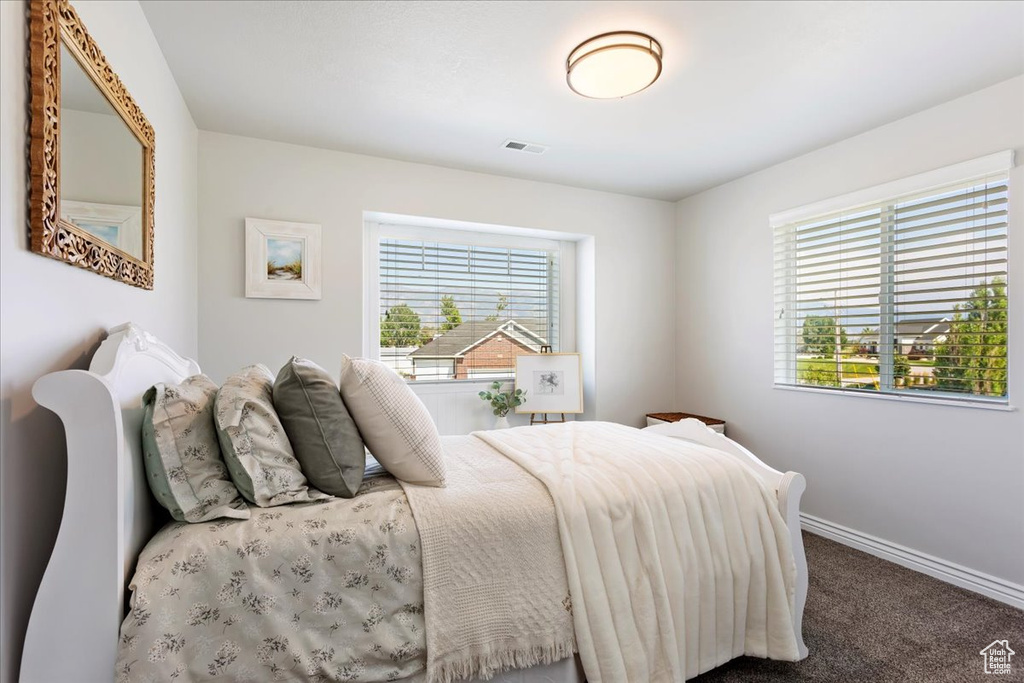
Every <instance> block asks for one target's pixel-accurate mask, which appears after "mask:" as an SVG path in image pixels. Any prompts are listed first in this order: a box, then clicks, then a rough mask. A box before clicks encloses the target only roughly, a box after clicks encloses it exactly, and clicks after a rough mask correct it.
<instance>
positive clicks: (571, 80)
mask: <svg viewBox="0 0 1024 683" xmlns="http://www.w3.org/2000/svg"><path fill="white" fill-rule="evenodd" d="M661 55H662V50H661V44H660V43H659V42H658V41H656V40H655V39H654V38H652V37H650V36H649V35H647V34H645V33H637V32H636V31H615V32H613V33H602V34H601V35H599V36H594V37H593V38H591V39H589V40H585V41H583V42H582V43H580V44H579V45H578V46H576V49H574V50H573V51H572V52H570V53H569V58H568V59H567V60H566V62H565V79H566V82H567V83H568V84H569V87H570V88H572V90H573V92H575V93H577V94H579V95H583V96H584V97H592V98H595V99H613V98H617V97H625V96H627V95H632V94H633V93H637V92H640V91H641V90H643V89H644V88H647V87H649V86H650V85H651V84H652V83H654V81H656V80H658V76H660V75H661Z"/></svg>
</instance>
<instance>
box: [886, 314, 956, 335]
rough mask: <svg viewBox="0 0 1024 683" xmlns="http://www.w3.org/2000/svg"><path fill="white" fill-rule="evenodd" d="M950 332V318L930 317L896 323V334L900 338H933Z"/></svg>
mask: <svg viewBox="0 0 1024 683" xmlns="http://www.w3.org/2000/svg"><path fill="white" fill-rule="evenodd" d="M944 334H949V319H948V318H929V319H925V320H904V321H901V322H899V323H897V325H896V336H898V337H899V338H900V339H909V338H913V339H920V338H932V339H934V338H935V337H939V336H942V335H944Z"/></svg>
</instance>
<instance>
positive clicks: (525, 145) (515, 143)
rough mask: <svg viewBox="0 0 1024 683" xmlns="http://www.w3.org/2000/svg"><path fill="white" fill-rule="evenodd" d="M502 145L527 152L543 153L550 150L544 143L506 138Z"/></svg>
mask: <svg viewBox="0 0 1024 683" xmlns="http://www.w3.org/2000/svg"><path fill="white" fill-rule="evenodd" d="M501 146H502V147H504V148H505V149H511V150H513V151H515V152H526V153H527V154H543V153H544V152H546V151H548V148H547V147H545V146H544V145H535V144H534V143H532V142H522V141H521V140H505V142H503V143H502V144H501Z"/></svg>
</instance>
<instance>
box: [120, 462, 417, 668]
mask: <svg viewBox="0 0 1024 683" xmlns="http://www.w3.org/2000/svg"><path fill="white" fill-rule="evenodd" d="M129 587H130V589H131V591H132V597H131V611H130V612H129V614H128V616H127V617H126V618H125V620H124V623H123V624H122V626H121V637H120V643H119V648H118V659H117V667H116V673H117V680H118V681H124V682H129V681H147V682H148V681H154V682H156V681H161V682H162V681H205V680H215V681H271V680H281V681H292V680H309V681H386V680H396V679H399V678H404V677H407V676H411V675H413V674H417V673H419V672H422V671H423V670H424V669H425V662H426V657H425V649H426V645H425V642H426V641H425V634H424V621H423V576H422V563H421V559H420V540H419V535H418V534H417V531H416V526H415V524H414V522H413V518H412V513H411V512H410V510H409V503H408V501H407V500H406V497H405V494H404V493H403V492H402V489H401V487H400V486H399V484H398V483H397V482H396V481H395V480H394V479H393V478H391V477H389V476H385V477H379V478H375V479H369V480H367V481H366V482H364V484H363V487H362V489H360V491H359V493H358V495H357V496H356V497H355V498H351V499H347V500H345V499H331V500H328V501H324V502H318V503H306V504H294V505H286V506H281V507H275V508H269V509H256V508H253V514H252V518H251V519H248V520H226V519H225V520H217V521H214V522H208V523H202V524H188V523H184V522H174V523H171V524H168V525H167V526H166V527H164V528H163V529H162V530H161V531H160V532H159V533H157V535H156V536H154V537H153V539H152V540H151V541H150V542H149V544H148V545H147V546H146V547H145V549H144V550H143V551H142V553H141V555H140V556H139V562H138V567H137V569H136V573H135V576H134V578H133V579H132V582H131V584H130V586H129Z"/></svg>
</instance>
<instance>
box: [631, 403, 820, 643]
mask: <svg viewBox="0 0 1024 683" xmlns="http://www.w3.org/2000/svg"><path fill="white" fill-rule="evenodd" d="M644 431H645V432H654V433H656V434H664V435H665V436H671V437H675V438H679V439H686V440H687V441H694V442H697V443H700V444H704V445H705V446H710V447H712V448H717V449H719V450H721V451H725V452H726V453H728V454H730V455H733V456H735V457H736V458H738V459H739V460H741V461H742V462H743V463H744V464H745V465H746V466H747V467H749V468H750V469H751V470H752V471H753V473H754V474H755V475H756V476H757V477H758V478H759V479H760V480H761V481H763V482H764V483H765V485H766V486H768V488H770V489H771V490H773V491H775V492H776V495H777V496H778V501H779V512H780V513H781V514H782V518H783V519H784V520H786V527H787V528H788V529H789V539H790V543H791V544H792V546H793V559H794V560H795V562H796V587H795V588H796V593H795V595H794V600H793V607H794V609H793V631H794V632H795V634H796V644H797V648H798V650H799V652H800V658H801V659H803V658H804V657H806V656H807V645H805V644H804V632H803V621H804V606H805V605H806V603H807V556H806V555H805V554H804V539H803V536H802V535H801V534H800V497H801V496H802V495H803V493H804V490H806V488H807V481H806V480H805V479H804V476H803V475H802V474H800V473H798V472H785V473H783V472H779V471H778V470H776V469H773V468H771V467H769V466H768V465H766V464H765V463H764V462H762V461H761V460H760V459H759V458H758V457H757V456H756V455H754V454H753V453H751V452H750V451H748V450H747V449H746V448H744V447H743V446H741V445H739V444H738V443H736V442H735V441H733V440H732V439H730V438H729V437H727V436H724V435H722V434H719V433H718V432H716V431H714V430H712V429H709V428H708V427H707V425H705V424H704V423H703V422H700V421H699V420H694V419H688V420H681V421H679V422H673V423H668V424H660V425H654V426H652V427H647V428H646V429H645V430H644Z"/></svg>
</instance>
